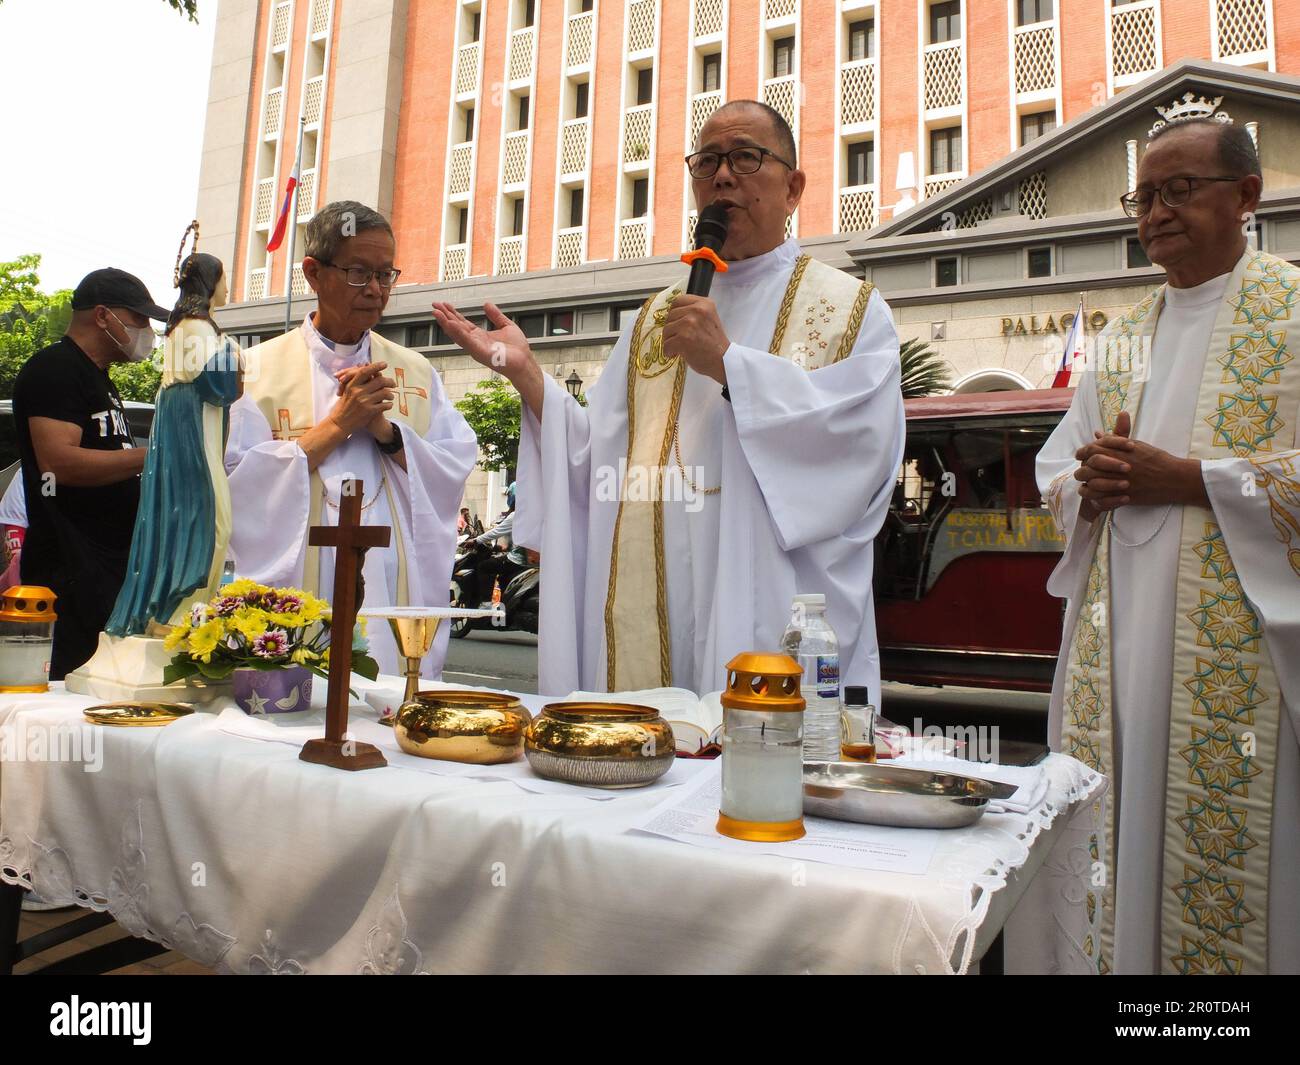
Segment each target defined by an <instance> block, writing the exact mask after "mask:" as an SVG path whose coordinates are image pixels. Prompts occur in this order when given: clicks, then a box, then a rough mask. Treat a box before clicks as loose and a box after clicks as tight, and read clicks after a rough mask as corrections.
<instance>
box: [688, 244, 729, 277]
mask: <svg viewBox="0 0 1300 1065" xmlns="http://www.w3.org/2000/svg"><path fill="white" fill-rule="evenodd" d="M697 259H707V260H708V261H709V262H711V263H713V268H714V269H715V270H717V271H718V273H720V274H725V273H726V272H727V264H726V263H725V262H723V260H722V257H721V256H720V255H718V253H717V252H716V251H714V250H713V249H712V248H696V249H695V250H694V251H688V252H683V253H682V262H684V263H685V264H686V265H687V266H693V265H695V261H696V260H697Z"/></svg>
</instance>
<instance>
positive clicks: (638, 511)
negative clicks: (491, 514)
mask: <svg viewBox="0 0 1300 1065" xmlns="http://www.w3.org/2000/svg"><path fill="white" fill-rule="evenodd" d="M696 149H697V150H696V151H695V152H694V153H693V154H692V155H691V156H690V157H689V158H688V159H687V160H686V162H687V167H688V171H689V173H690V176H691V179H692V186H693V191H694V195H695V203H696V206H697V207H698V208H700V209H701V210H703V209H704V208H705V207H707V206H709V205H711V204H714V205H718V206H720V207H722V208H723V209H725V211H726V213H727V219H728V228H727V236H726V241H725V243H724V244H723V246H722V249H721V259H722V260H723V261H724V263H725V264H726V267H727V270H726V272H721V271H719V273H718V274H717V276H716V277H715V278H714V280H713V285H712V289H711V290H710V293H709V295H708V296H707V297H705V296H695V295H688V294H686V293H685V291H684V290H685V283H686V271H685V269H683V270H682V276H681V279H680V280H679V281H678V283H677V284H675V285H673V286H671V287H670V288H668V289H665V290H664V291H663V292H660V293H659V294H657V295H655V296H653V297H652V298H651V299H649V300H647V301H646V303H645V305H644V306H643V307H642V309H641V312H640V314H639V315H638V316H637V320H636V322H635V324H634V325H631V326H630V328H628V329H625V330H624V332H623V335H622V336H621V337H620V338H619V341H618V343H617V344H616V345H615V346H614V349H613V351H612V352H611V353H610V356H609V361H608V363H607V364H606V367H605V369H604V372H603V373H602V375H601V377H600V380H599V381H598V382H597V383H596V385H595V386H594V387H593V388H591V389H590V390H589V391H588V392H587V401H588V405H587V406H586V407H585V408H584V407H582V406H580V405H579V404H578V403H577V402H576V401H575V400H574V399H573V397H571V396H570V395H568V393H567V392H566V391H565V389H564V388H563V386H561V385H559V384H557V383H556V382H555V381H553V380H552V379H551V378H550V376H549V375H548V374H546V373H544V372H543V371H542V369H541V367H540V366H539V365H538V363H537V361H536V359H535V358H534V357H533V355H532V352H531V351H530V350H529V347H528V342H527V340H526V339H525V338H524V335H523V333H522V332H521V331H520V330H519V329H518V328H517V327H516V326H515V325H514V324H513V323H512V322H511V321H510V320H509V319H508V318H506V317H505V316H504V315H503V314H501V312H500V311H499V310H498V309H497V308H496V307H495V306H493V305H492V304H488V305H487V306H486V308H485V310H486V313H487V318H488V323H489V325H490V326H491V328H490V329H487V330H485V329H483V328H480V327H478V326H475V325H472V324H471V323H470V322H469V321H468V320H467V319H466V318H465V317H464V316H463V315H461V314H460V313H458V312H457V311H456V310H455V308H453V307H451V306H450V305H449V304H435V305H434V315H435V317H436V319H437V321H438V324H439V325H440V326H441V327H442V328H443V330H444V331H445V332H446V333H447V335H448V336H450V337H451V338H452V339H453V340H455V341H456V342H457V343H459V344H460V345H461V347H462V348H463V349H464V350H465V351H467V352H468V353H469V354H470V355H472V356H474V358H476V359H477V360H478V361H479V362H481V363H483V364H484V365H485V366H491V367H492V368H493V369H496V370H497V371H499V372H500V373H502V374H503V375H504V376H505V377H506V378H508V379H509V380H510V381H511V383H512V384H513V385H514V386H515V387H516V388H517V389H518V390H519V393H520V395H521V397H522V398H523V403H524V415H523V429H522V440H521V444H520V452H519V471H518V484H519V508H518V511H517V516H516V518H515V527H514V535H515V540H516V542H517V543H521V544H524V545H526V546H529V547H533V548H537V549H539V550H540V551H541V554H542V558H543V560H544V565H543V567H542V595H541V611H542V614H541V624H540V632H541V637H540V639H541V642H540V646H539V656H538V657H539V677H538V683H539V688H540V690H541V691H543V692H546V693H548V694H560V695H563V694H565V693H568V692H570V691H572V690H574V689H578V688H582V689H587V690H592V689H595V690H601V691H629V690H636V689H645V688H652V687H661V686H678V687H684V688H689V689H691V690H694V691H696V692H709V691H714V690H717V689H719V688H721V687H722V686H723V678H724V672H725V670H724V667H725V664H726V662H727V661H728V660H729V659H730V658H731V657H732V656H733V655H735V654H737V653H738V652H742V651H751V650H756V649H759V650H775V649H777V648H778V647H779V645H780V638H781V633H782V631H783V629H784V628H785V626H786V624H787V622H788V621H789V619H790V603H791V599H792V597H793V596H794V595H795V594H796V593H821V594H823V595H825V597H826V606H827V612H828V615H829V618H830V622H831V624H832V626H833V627H834V629H835V631H836V634H837V635H838V637H839V640H840V673H841V679H842V680H843V681H844V682H845V683H848V684H866V685H868V686H869V687H870V688H871V691H872V692H873V693H874V694H878V693H879V691H880V688H879V677H880V665H879V657H878V650H877V644H876V633H875V618H874V614H873V610H872V600H871V573H872V561H873V559H872V542H873V540H874V538H875V535H876V532H877V531H878V530H879V528H880V526H881V523H882V521H883V519H884V515H885V512H886V509H887V508H888V505H889V497H890V490H891V489H892V487H893V484H894V479H895V475H896V474H897V472H898V468H899V463H900V461H901V459H902V451H903V404H902V399H901V395H900V391H899V360H898V336H897V334H896V333H895V331H894V324H893V318H892V316H891V314H890V311H889V308H888V307H887V306H886V305H885V301H884V300H883V299H882V297H881V296H880V294H879V293H878V292H876V291H875V290H874V289H873V287H872V286H871V284H870V283H866V282H863V281H861V280H860V279H858V278H855V277H851V276H849V275H848V274H845V273H842V272H840V271H839V270H836V269H833V268H831V267H829V266H825V265H823V264H821V263H819V262H818V261H817V260H815V259H812V258H810V257H809V256H807V255H805V254H804V253H803V251H802V249H801V248H800V247H799V244H798V242H797V241H795V240H793V239H788V238H787V237H786V225H787V221H788V219H789V216H790V215H792V214H793V213H794V211H795V209H796V208H797V207H798V205H799V200H800V197H801V196H802V194H803V190H804V183H805V178H804V174H803V172H802V171H801V170H799V169H798V165H797V160H796V158H795V141H794V137H793V135H792V134H791V132H790V128H789V126H788V125H787V124H786V122H785V120H784V119H783V118H782V117H781V115H780V114H779V113H777V112H776V111H774V110H772V109H771V108H770V107H767V106H766V105H764V104H761V103H758V102H757V101H753V100H744V101H733V102H731V103H728V104H726V105H724V106H723V107H721V108H719V109H718V110H717V111H716V112H714V114H713V115H712V116H711V117H710V118H709V120H708V121H707V122H706V123H705V124H704V127H703V129H702V130H701V132H700V138H699V141H698V143H697V145H696Z"/></svg>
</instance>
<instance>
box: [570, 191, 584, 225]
mask: <svg viewBox="0 0 1300 1065" xmlns="http://www.w3.org/2000/svg"><path fill="white" fill-rule="evenodd" d="M580 225H582V189H570V190H569V228H570V229H577V228H578V227H579V226H580Z"/></svg>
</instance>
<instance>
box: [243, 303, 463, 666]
mask: <svg viewBox="0 0 1300 1065" xmlns="http://www.w3.org/2000/svg"><path fill="white" fill-rule="evenodd" d="M372 339H373V340H374V341H375V343H373V344H372ZM381 344H382V345H383V350H382V351H379V352H378V353H377V354H375V356H374V357H375V358H376V359H378V360H380V361H386V362H388V363H389V369H387V370H385V371H384V373H385V375H386V376H392V375H393V374H394V372H395V370H394V362H395V360H397V359H399V358H404V359H407V360H412V361H411V362H409V363H408V364H407V369H408V371H409V373H408V374H403V375H401V376H399V378H398V380H399V384H400V386H401V389H402V392H401V394H400V395H399V396H398V401H397V403H396V404H395V406H394V409H393V410H392V411H390V412H389V414H390V417H393V419H394V421H397V422H399V424H400V425H401V428H400V431H401V433H402V440H403V444H404V452H405V458H406V467H407V468H406V469H405V470H403V469H402V468H401V466H399V465H398V464H397V463H396V462H395V461H393V459H392V458H391V457H389V456H386V455H384V454H383V453H381V452H380V451H379V449H378V447H377V446H376V444H375V441H374V438H373V437H372V436H371V435H370V434H369V433H368V432H367V431H366V430H365V429H364V428H362V429H360V430H358V431H357V432H355V433H353V434H352V436H351V437H349V438H348V439H347V440H345V441H344V442H343V443H342V444H340V445H339V446H338V447H337V448H335V449H334V450H333V451H332V452H330V454H328V455H327V456H326V457H325V458H324V460H322V462H321V464H320V466H319V467H318V468H317V469H316V471H315V474H316V476H313V475H312V473H310V472H309V471H308V469H307V455H306V453H305V452H304V451H303V450H302V449H301V448H300V447H299V446H298V444H297V443H296V442H295V440H296V437H298V436H301V435H302V432H303V431H304V430H306V429H307V428H310V426H312V425H315V424H317V423H318V422H320V421H321V419H323V418H324V417H326V416H327V415H328V414H329V412H330V411H331V410H332V409H333V407H334V404H335V403H336V402H338V382H337V380H336V379H335V377H334V375H335V374H336V373H337V372H338V371H339V370H342V369H345V368H347V367H349V366H357V365H363V364H367V363H369V362H371V361H372V347H375V348H378V347H379V346H380V345H381ZM271 345H277V347H276V348H275V349H274V351H273V352H272V354H271V355H269V356H267V357H266V358H263V359H260V360H259V357H258V353H259V348H252V349H250V351H249V353H248V360H249V364H250V366H253V367H256V368H257V370H258V372H260V373H270V374H277V373H280V372H282V371H281V370H280V368H279V364H280V363H281V362H282V361H283V362H289V363H290V365H292V366H297V365H298V363H299V362H300V361H301V360H307V363H306V365H307V366H308V368H309V370H310V395H311V402H312V404H313V407H312V410H311V411H310V412H306V411H303V412H299V411H297V410H293V409H291V407H292V402H291V399H290V398H288V397H290V396H291V391H290V389H289V388H288V386H287V383H286V388H285V392H284V396H285V397H286V398H281V397H280V395H278V394H273V402H272V403H270V404H269V406H272V407H275V408H276V410H277V416H278V417H277V422H278V424H277V425H276V426H272V424H271V423H270V422H269V421H268V419H267V417H266V415H265V414H264V412H263V408H262V407H259V405H258V403H257V402H256V401H255V398H254V395H253V394H252V392H251V391H250V392H246V393H245V395H244V396H243V397H242V398H241V399H239V400H238V401H237V402H236V403H235V404H234V405H233V406H232V407H231V409H230V437H229V440H228V443H227V446H226V469H227V470H228V471H229V474H230V491H231V496H232V499H233V505H234V533H233V535H232V537H231V550H232V553H233V555H234V558H235V568H236V572H237V573H238V575H239V576H240V577H247V578H250V579H252V580H255V581H259V582H261V583H263V584H269V585H281V586H283V585H287V586H293V587H302V588H305V589H306V590H308V591H310V592H312V593H313V594H315V595H319V596H320V597H321V598H323V599H326V600H328V599H330V598H332V596H333V590H334V550H333V549H332V548H322V549H320V550H319V551H315V550H309V549H308V547H307V529H308V527H309V525H311V524H322V525H337V524H338V516H339V511H338V506H339V501H340V495H339V493H340V487H341V485H342V482H343V481H344V480H346V479H347V478H349V477H355V478H360V479H361V480H362V482H363V484H364V495H363V498H362V514H361V521H362V524H363V525H387V526H390V527H391V528H392V529H393V534H392V539H391V540H390V542H389V546H388V547H387V548H371V549H370V550H369V551H367V552H366V557H365V565H364V569H363V575H364V579H365V602H364V604H363V605H364V606H365V607H376V606H390V605H395V604H396V605H423V606H439V607H442V606H446V605H447V602H448V598H449V588H450V580H451V565H452V559H453V555H454V552H455V544H456V518H457V514H458V509H457V508H458V507H459V506H460V500H461V495H462V493H463V491H464V487H465V479H466V478H467V477H468V476H469V471H470V469H471V468H472V467H473V465H474V461H475V459H476V457H477V453H478V448H477V442H476V440H475V437H474V433H473V431H472V430H471V429H470V427H469V425H468V424H467V423H466V422H465V419H464V418H463V417H462V416H461V414H460V412H459V411H457V410H456V408H455V407H453V406H452V404H451V403H450V402H449V401H448V399H447V397H446V395H445V394H444V392H443V390H442V383H441V381H440V379H439V377H438V375H437V374H436V373H434V372H432V369H431V368H430V369H429V370H428V371H427V372H424V373H422V374H421V376H420V378H419V381H418V382H417V381H416V380H414V378H413V374H414V372H415V371H418V370H421V369H422V368H421V367H420V366H419V362H420V361H422V360H423V357H422V356H419V355H418V354H416V353H414V352H405V350H404V349H396V346H395V345H392V344H391V343H390V342H387V341H384V340H383V338H376V337H375V336H374V334H372V333H370V332H367V333H366V334H365V335H364V336H363V337H362V339H361V341H360V343H358V344H355V345H343V344H335V343H333V342H331V341H329V340H327V339H325V338H324V337H322V336H321V335H320V334H319V333H318V332H317V331H316V330H315V328H314V327H313V325H312V321H311V318H310V316H309V317H308V319H307V321H306V322H304V324H303V325H302V327H301V328H300V329H297V330H294V331H293V333H291V334H288V335H287V336H286V337H285V338H281V339H280V340H277V341H270V342H269V343H268V344H265V345H260V346H259V347H260V348H268V347H270V346H271ZM290 360H291V361H290ZM277 385H278V382H273V383H272V384H271V386H270V387H271V388H272V389H273V390H274V389H275V388H276V387H277ZM417 405H427V406H426V407H425V411H426V413H425V414H424V417H427V428H426V429H424V431H423V432H417V431H415V430H414V429H413V428H412V426H411V425H410V424H406V423H402V421H401V418H400V417H399V415H400V414H406V413H409V414H410V415H411V416H412V418H414V417H415V416H416V414H417ZM281 406H282V407H283V409H282V410H281V409H279V408H280V407H281ZM417 424H418V422H417ZM313 495H317V496H319V498H313ZM312 559H316V560H317V562H316V565H315V567H312V566H311V560H312ZM312 569H314V572H308V570H312ZM367 631H368V636H369V639H370V648H371V655H372V656H373V657H374V658H375V660H376V661H377V662H378V663H379V669H380V672H381V673H401V672H402V671H403V669H404V661H405V660H404V659H401V658H399V657H398V654H397V647H396V644H395V643H394V641H393V637H392V633H391V632H390V631H389V628H388V626H387V624H375V623H374V622H371V623H370V624H369V625H368V626H367ZM447 631H448V630H447V626H445V625H444V626H441V630H440V632H439V634H438V640H437V641H436V643H435V644H434V647H433V649H432V650H431V651H430V653H429V655H428V657H427V658H426V659H425V661H424V665H423V667H422V670H421V673H422V675H423V676H426V677H437V676H438V675H439V674H440V673H441V672H442V664H443V661H444V659H445V657H446V650H447Z"/></svg>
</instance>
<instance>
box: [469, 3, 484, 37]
mask: <svg viewBox="0 0 1300 1065" xmlns="http://www.w3.org/2000/svg"><path fill="white" fill-rule="evenodd" d="M482 24H483V16H482V15H481V14H479V13H478V12H477V11H475V12H474V14H473V15H471V16H470V25H469V41H470V44H473V43H475V42H476V41H477V40H478V34H479V29H480V28H481V27H482Z"/></svg>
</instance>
